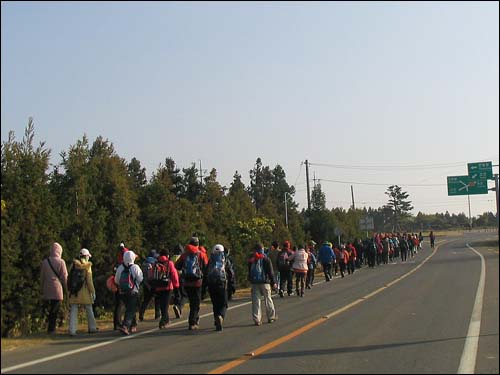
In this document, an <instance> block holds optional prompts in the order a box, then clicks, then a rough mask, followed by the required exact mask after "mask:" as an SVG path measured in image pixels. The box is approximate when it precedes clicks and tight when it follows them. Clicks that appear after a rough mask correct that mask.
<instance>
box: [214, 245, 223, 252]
mask: <svg viewBox="0 0 500 375" xmlns="http://www.w3.org/2000/svg"><path fill="white" fill-rule="evenodd" d="M212 251H213V252H216V251H220V252H224V246H222V245H221V244H217V245H215V246H214V248H213V249H212Z"/></svg>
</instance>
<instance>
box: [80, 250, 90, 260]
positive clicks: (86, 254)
mask: <svg viewBox="0 0 500 375" xmlns="http://www.w3.org/2000/svg"><path fill="white" fill-rule="evenodd" d="M80 255H81V256H88V257H89V258H92V255H91V254H90V251H88V250H87V249H85V248H83V249H81V250H80Z"/></svg>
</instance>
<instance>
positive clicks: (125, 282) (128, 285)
mask: <svg viewBox="0 0 500 375" xmlns="http://www.w3.org/2000/svg"><path fill="white" fill-rule="evenodd" d="M130 267H132V265H129V266H126V265H125V264H124V265H123V270H122V273H121V274H120V283H119V285H118V286H119V288H120V293H122V294H130V293H132V291H133V290H134V286H135V281H134V278H133V277H132V273H131V272H130Z"/></svg>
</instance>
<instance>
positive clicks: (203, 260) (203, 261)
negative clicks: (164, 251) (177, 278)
mask: <svg viewBox="0 0 500 375" xmlns="http://www.w3.org/2000/svg"><path fill="white" fill-rule="evenodd" d="M194 253H198V260H199V262H200V267H201V272H202V273H204V272H205V269H206V267H207V265H208V258H207V254H205V253H203V252H202V251H200V249H199V248H198V246H194V245H191V244H188V245H186V246H185V247H184V252H183V253H182V254H181V256H180V257H179V259H177V261H176V262H175V268H177V269H178V270H182V267H183V266H184V262H185V260H186V257H187V255H188V254H194ZM181 276H182V275H181ZM202 283H203V278H202V279H200V280H194V281H186V280H184V286H193V287H196V288H200V287H201V285H202Z"/></svg>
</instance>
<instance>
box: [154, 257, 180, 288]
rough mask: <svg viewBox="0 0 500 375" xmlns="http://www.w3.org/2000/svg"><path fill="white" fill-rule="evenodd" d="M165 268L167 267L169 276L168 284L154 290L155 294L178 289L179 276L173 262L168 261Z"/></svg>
mask: <svg viewBox="0 0 500 375" xmlns="http://www.w3.org/2000/svg"><path fill="white" fill-rule="evenodd" d="M167 267H168V272H169V274H170V281H169V283H168V286H165V287H161V288H155V292H161V291H162V290H173V289H177V288H178V287H179V274H178V273H177V270H176V269H175V266H174V262H172V261H171V260H169V261H168V263H167Z"/></svg>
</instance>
